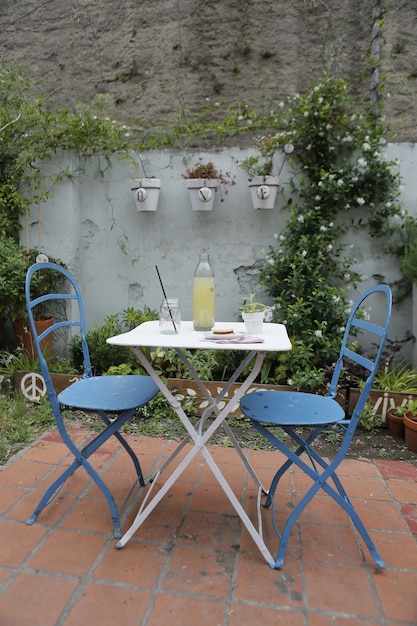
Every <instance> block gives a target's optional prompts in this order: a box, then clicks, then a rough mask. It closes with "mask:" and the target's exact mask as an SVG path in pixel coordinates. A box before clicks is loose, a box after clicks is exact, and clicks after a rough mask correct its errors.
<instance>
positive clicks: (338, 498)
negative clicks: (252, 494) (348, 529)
mask: <svg viewBox="0 0 417 626" xmlns="http://www.w3.org/2000/svg"><path fill="white" fill-rule="evenodd" d="M253 425H254V427H255V428H256V430H258V432H260V433H261V434H262V435H264V436H265V437H266V438H267V439H268V441H270V442H271V443H272V444H273V445H274V446H275V447H276V448H277V449H278V450H280V451H281V452H283V453H284V454H285V455H286V456H287V457H288V460H287V461H286V462H285V463H284V464H283V466H282V467H281V468H280V469H279V470H278V472H277V473H276V474H275V476H274V478H273V479H272V483H271V489H270V490H269V495H268V499H271V498H272V495H273V494H274V493H275V490H276V487H277V484H278V481H279V479H280V478H281V476H282V475H283V474H284V472H285V471H287V469H288V468H289V467H290V466H291V465H292V464H295V465H296V466H297V467H299V468H300V469H301V470H302V471H303V472H304V473H305V474H306V475H307V476H308V477H309V478H310V479H311V480H312V481H313V484H312V486H311V487H310V488H309V489H308V491H307V492H306V493H305V494H304V496H303V497H302V499H301V501H300V502H299V503H298V504H297V506H296V507H295V508H294V510H293V511H292V512H291V514H290V516H289V517H288V519H287V521H286V523H285V525H284V528H283V530H282V533H279V531H278V529H277V527H276V524H275V520H274V519H273V525H274V528H275V531H276V533H277V535H278V537H279V539H280V543H279V547H278V552H277V557H276V560H275V565H274V568H275V569H281V568H282V566H283V564H284V558H285V553H286V550H287V546H288V541H289V538H290V535H291V531H292V528H293V526H294V524H295V522H296V520H297V519H298V517H299V516H300V514H301V513H302V511H303V510H304V509H305V507H306V506H307V504H309V502H310V501H311V500H312V499H313V497H314V496H315V495H316V493H317V492H318V491H319V489H323V490H324V491H325V492H326V493H327V495H329V496H330V497H331V498H333V500H335V502H337V504H339V506H341V507H342V509H344V510H345V511H346V513H347V514H348V515H349V517H350V518H351V520H352V522H353V523H354V525H355V527H356V529H357V530H358V532H359V534H360V535H361V537H362V539H363V541H364V543H365V545H366V547H367V548H368V550H369V552H370V554H371V556H372V558H373V560H374V562H375V565H376V566H377V567H379V568H380V569H385V568H386V565H385V563H384V562H383V560H382V558H381V556H380V555H379V553H378V551H377V549H376V547H375V544H374V542H373V541H372V539H371V537H370V535H369V533H368V531H367V530H366V528H365V526H364V524H363V522H362V520H361V519H360V517H359V515H358V513H357V512H356V510H355V509H354V507H353V504H352V503H351V502H350V500H349V498H348V496H347V494H346V492H345V490H344V488H343V486H342V483H341V481H340V479H339V478H338V476H337V474H336V468H337V467H338V466H339V464H340V462H341V461H342V460H343V458H344V454H337V455H336V456H335V458H334V459H333V461H332V462H331V463H327V462H326V461H325V460H324V459H323V458H322V457H321V456H320V455H319V454H318V453H317V452H316V451H315V450H314V449H313V448H311V446H310V443H311V441H312V440H314V439H315V437H316V436H317V434H318V433H317V434H315V432H316V431H314V432H313V433H312V434H310V436H309V438H308V439H307V440H306V441H304V440H303V439H301V437H299V436H298V435H297V434H296V433H293V432H291V429H288V431H287V432H288V434H290V436H291V437H292V438H293V439H294V441H295V442H296V443H298V444H299V448H298V449H297V451H296V452H294V451H292V450H291V449H290V448H288V447H287V446H286V445H285V444H284V443H283V442H282V441H280V440H279V439H278V438H277V437H275V435H273V434H272V433H270V432H269V431H268V430H267V429H266V428H265V427H264V426H262V425H260V424H258V423H254V424H253ZM303 449H305V450H306V452H307V454H308V456H309V458H310V461H311V462H312V463H313V465H312V466H310V465H308V464H307V463H306V462H305V461H304V460H303V459H302V458H300V454H301V452H302V450H303ZM314 461H315V462H316V463H317V464H318V465H320V467H321V468H322V469H323V472H322V473H319V472H318V471H317V468H316V465H315V464H314ZM329 479H332V480H333V482H334V484H335V487H336V489H335V488H334V487H332V486H331V485H330V484H329V483H328V482H327V481H328V480H329ZM271 494H272V495H271ZM272 513H273V514H274V507H272Z"/></svg>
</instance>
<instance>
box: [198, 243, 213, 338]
mask: <svg viewBox="0 0 417 626" xmlns="http://www.w3.org/2000/svg"><path fill="white" fill-rule="evenodd" d="M215 313H216V288H215V285H214V271H213V267H212V265H211V262H210V256H209V255H208V254H200V258H199V260H198V264H197V267H196V268H195V272H194V284H193V326H194V330H199V331H210V330H211V329H212V328H213V326H214V318H215Z"/></svg>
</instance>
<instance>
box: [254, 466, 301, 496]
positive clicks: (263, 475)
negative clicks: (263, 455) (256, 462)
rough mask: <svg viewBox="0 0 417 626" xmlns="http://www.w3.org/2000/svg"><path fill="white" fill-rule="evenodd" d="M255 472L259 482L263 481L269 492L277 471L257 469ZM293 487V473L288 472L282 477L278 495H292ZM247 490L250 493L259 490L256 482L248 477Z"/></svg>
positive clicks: (277, 491)
mask: <svg viewBox="0 0 417 626" xmlns="http://www.w3.org/2000/svg"><path fill="white" fill-rule="evenodd" d="M255 472H256V475H257V476H258V478H259V480H260V481H261V483H262V485H263V487H264V489H266V490H267V491H268V490H269V488H270V485H271V482H272V479H273V477H274V475H275V471H274V470H271V469H262V468H261V469H258V468H255ZM292 485H293V482H292V475H291V472H286V474H284V476H282V477H281V479H280V481H279V483H278V487H277V490H276V493H291V489H292ZM247 489H248V491H257V490H258V487H257V484H256V483H255V482H254V480H253V479H252V477H251V476H249V477H248V481H247Z"/></svg>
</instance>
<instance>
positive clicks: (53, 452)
mask: <svg viewBox="0 0 417 626" xmlns="http://www.w3.org/2000/svg"><path fill="white" fill-rule="evenodd" d="M70 455H71V453H70V451H69V450H68V448H67V446H66V445H64V444H57V443H50V442H48V441H45V440H42V441H40V442H39V443H37V444H36V445H35V446H33V447H31V448H29V449H28V450H27V451H26V452H25V454H24V459H25V461H38V462H39V463H49V464H50V465H56V464H57V463H61V462H62V461H63V460H64V459H66V458H67V457H70Z"/></svg>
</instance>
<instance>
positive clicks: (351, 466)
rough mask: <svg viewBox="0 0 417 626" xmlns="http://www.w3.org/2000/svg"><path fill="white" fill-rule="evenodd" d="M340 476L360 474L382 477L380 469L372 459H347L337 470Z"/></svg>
mask: <svg viewBox="0 0 417 626" xmlns="http://www.w3.org/2000/svg"><path fill="white" fill-rule="evenodd" d="M337 473H338V474H339V476H359V478H380V476H379V472H378V469H377V468H376V467H375V464H374V463H373V462H372V461H368V460H363V461H362V460H359V459H345V460H344V461H342V463H341V464H340V465H339V468H338V470H337Z"/></svg>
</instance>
